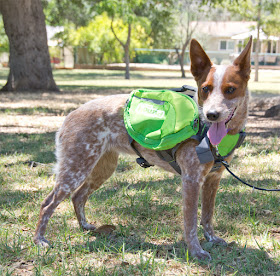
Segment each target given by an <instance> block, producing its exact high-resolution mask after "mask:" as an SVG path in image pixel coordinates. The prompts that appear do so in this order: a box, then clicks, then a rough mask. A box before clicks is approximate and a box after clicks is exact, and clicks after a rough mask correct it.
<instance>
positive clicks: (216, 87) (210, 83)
mask: <svg viewBox="0 0 280 276" xmlns="http://www.w3.org/2000/svg"><path fill="white" fill-rule="evenodd" d="M251 46H252V37H251V38H250V40H249V42H248V44H247V45H246V47H245V48H244V50H243V51H242V52H241V54H240V55H239V56H238V57H237V58H236V59H235V60H234V62H233V64H231V65H215V64H213V63H212V62H211V60H210V59H209V57H208V56H207V54H206V53H205V52H204V50H203V49H202V47H201V46H200V44H199V43H198V42H197V41H196V40H195V39H193V40H192V41H191V45H190V58H191V72H192V74H193V76H194V78H195V80H196V82H197V85H198V93H197V102H198V105H199V106H200V107H201V111H202V112H201V113H202V116H203V117H204V118H205V120H206V121H207V122H209V124H210V129H209V131H208V137H209V139H210V141H211V144H213V145H217V144H219V143H220V141H221V140H222V138H223V137H224V136H225V135H226V134H227V133H228V132H229V131H230V130H231V129H233V128H236V127H237V126H236V124H237V120H238V117H239V116H242V113H243V116H245V117H247V110H242V109H246V107H245V108H244V99H245V98H248V95H247V94H248V91H247V83H248V80H249V78H250V72H251V61H250V53H251ZM238 114H239V116H238ZM243 119H244V118H243Z"/></svg>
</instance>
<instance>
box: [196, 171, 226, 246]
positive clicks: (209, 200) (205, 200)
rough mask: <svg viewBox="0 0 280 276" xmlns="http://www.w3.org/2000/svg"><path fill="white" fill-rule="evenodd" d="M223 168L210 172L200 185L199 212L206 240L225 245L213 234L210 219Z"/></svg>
mask: <svg viewBox="0 0 280 276" xmlns="http://www.w3.org/2000/svg"><path fill="white" fill-rule="evenodd" d="M223 170H224V169H223V168H221V169H220V170H219V171H217V172H213V173H210V174H209V175H208V176H207V178H206V180H205V182H204V185H203V186H202V193H201V203H202V214H201V224H202V225H203V227H204V236H205V238H206V239H207V241H210V242H213V243H219V244H222V245H226V244H227V243H226V242H225V241H224V240H223V239H222V238H219V237H217V236H216V235H215V233H214V229H213V225H212V219H213V214H214V207H215V198H216V193H217V190H218V187H219V183H220V180H221V176H222V173H223Z"/></svg>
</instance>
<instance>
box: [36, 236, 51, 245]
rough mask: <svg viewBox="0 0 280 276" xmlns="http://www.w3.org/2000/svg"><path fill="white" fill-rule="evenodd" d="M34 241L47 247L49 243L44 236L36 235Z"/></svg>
mask: <svg viewBox="0 0 280 276" xmlns="http://www.w3.org/2000/svg"><path fill="white" fill-rule="evenodd" d="M34 243H35V244H36V245H38V246H40V247H49V246H50V243H49V241H48V240H47V239H45V238H44V237H40V238H38V237H36V238H34Z"/></svg>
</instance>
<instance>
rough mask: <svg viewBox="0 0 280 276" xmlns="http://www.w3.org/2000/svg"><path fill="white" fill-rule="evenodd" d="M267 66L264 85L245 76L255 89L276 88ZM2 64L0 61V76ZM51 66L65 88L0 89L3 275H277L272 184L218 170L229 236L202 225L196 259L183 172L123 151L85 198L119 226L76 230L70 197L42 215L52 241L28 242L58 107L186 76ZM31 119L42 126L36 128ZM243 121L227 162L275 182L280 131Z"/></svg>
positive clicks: (219, 209)
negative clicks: (243, 131) (216, 240)
mask: <svg viewBox="0 0 280 276" xmlns="http://www.w3.org/2000/svg"><path fill="white" fill-rule="evenodd" d="M274 73H275V72H273V74H272V73H269V74H268V73H266V72H264V73H263V74H262V75H261V80H264V79H266V76H267V77H268V80H271V83H270V82H268V81H263V82H262V83H263V87H262V88H261V87H259V86H258V85H257V84H254V83H253V82H252V83H250V85H252V86H254V85H255V89H256V95H257V91H259V92H258V93H260V94H258V96H263V93H262V91H266V92H267V93H269V95H271V94H274V95H275V94H277V93H278V94H279V85H278V84H277V83H276V82H277V80H279V79H280V78H279V75H278V79H277V78H276V79H275V82H273V78H274ZM6 74H7V71H5V70H4V71H3V70H0V82H1V83H3V82H4V80H5V76H6ZM275 74H276V73H275ZM278 74H279V73H278ZM54 75H55V78H56V81H57V83H58V84H59V85H60V87H61V89H62V93H55V94H53V93H50V94H49V93H38V94H36V95H34V94H32V93H17V94H16V95H13V94H11V93H8V94H2V95H1V97H2V101H1V103H0V118H1V122H0V123H1V125H0V127H2V128H1V130H2V133H1V134H0V225H1V227H0V275H280V227H279V226H280V215H279V199H280V196H279V194H277V193H266V192H257V191H252V189H250V188H247V187H245V186H243V185H242V184H240V183H238V182H237V181H236V180H234V179H232V177H231V176H229V174H227V173H226V172H225V173H224V177H223V180H222V182H221V186H220V189H219V193H218V195H217V199H216V209H215V220H214V225H215V229H216V232H217V234H218V235H219V236H221V237H222V238H224V239H225V240H226V241H227V242H228V243H229V245H228V247H220V246H214V245H213V244H212V243H208V242H206V241H205V240H204V238H203V232H202V228H201V227H199V229H198V235H199V239H200V241H201V243H202V246H203V248H204V249H205V250H207V251H209V252H210V253H211V256H212V261H211V263H209V264H208V263H203V262H198V261H196V260H194V259H192V258H191V257H190V256H189V255H188V251H187V247H186V245H185V243H184V241H183V216H182V198H181V181H180V178H179V177H176V176H173V175H172V174H170V173H168V172H164V171H162V170H160V169H157V168H154V167H152V168H149V169H142V168H140V167H139V166H138V165H137V164H136V163H135V159H134V157H127V156H121V157H120V160H119V165H118V168H117V170H116V172H115V173H114V174H113V176H112V177H111V178H110V179H109V180H108V181H107V182H106V183H105V184H104V185H103V186H102V187H100V189H98V190H97V191H96V192H95V193H94V194H93V195H92V196H91V197H90V199H89V202H88V203H87V205H86V214H87V217H88V220H89V221H90V222H92V223H94V224H95V225H96V226H98V227H99V226H102V225H106V224H109V225H114V226H116V230H115V231H114V232H113V233H111V234H110V235H105V234H97V233H91V232H87V231H81V229H80V228H79V226H78V223H77V220H76V217H75V214H74V210H73V206H72V203H71V200H70V199H67V200H65V201H64V202H63V203H62V204H60V205H59V207H58V208H57V210H56V212H55V213H54V215H53V217H52V218H51V220H50V222H49V224H48V229H47V233H46V238H47V239H49V240H50V241H52V247H50V248H46V249H42V248H39V247H37V246H36V245H34V244H33V242H32V237H33V234H34V230H35V227H36V222H37V220H38V215H39V208H40V204H41V202H42V200H43V199H44V198H45V197H46V196H47V194H48V193H49V192H50V191H51V189H52V187H53V185H54V176H53V175H52V167H53V165H54V162H55V156H54V153H53V152H54V148H55V146H54V140H55V132H54V126H53V122H54V121H53V120H57V121H58V122H60V123H61V122H62V121H63V117H62V115H64V114H67V113H68V112H69V111H70V110H72V109H73V108H76V107H77V106H79V105H80V104H81V103H82V102H84V101H86V100H89V99H91V98H95V97H97V96H100V95H107V94H110V93H120V92H128V91H129V90H131V88H133V87H137V86H138V84H139V83H141V84H142V85H141V87H144V86H145V87H158V88H159V87H163V86H164V87H168V86H172V87H173V86H174V87H177V86H180V85H182V84H184V83H186V81H187V83H188V82H189V81H190V82H192V81H191V80H190V79H187V80H184V81H182V80H181V79H180V78H179V77H178V76H179V73H177V72H175V73H174V72H173V73H172V72H171V73H170V72H153V73H149V72H137V73H135V74H133V80H130V81H125V80H123V79H122V77H123V73H122V72H118V71H112V72H111V71H95V70H89V71H87V70H82V71H77V70H73V71H67V70H62V71H55V72H54ZM165 76H166V77H168V76H169V79H167V80H166V83H164V82H163V81H162V80H163V79H164V77H165ZM83 80H84V82H83ZM181 81H182V82H181ZM279 81H280V80H279ZM83 83H84V84H83ZM275 83H276V84H275ZM192 84H193V83H192ZM272 84H273V85H272ZM277 85H278V88H277ZM258 88H259V90H257V89H258ZM66 89H70V90H69V91H68V90H66ZM277 89H278V90H277ZM277 91H278V92H277ZM51 119H53V120H52V121H51ZM38 121H39V122H40V124H41V128H40V129H38V130H37V129H35V130H36V131H35V132H34V131H33V129H32V126H33V125H35V124H37V122H38ZM268 122H269V121H268ZM247 131H248V137H247V138H246V142H245V143H244V144H243V145H242V147H241V148H240V149H238V150H237V152H236V157H235V158H234V160H233V162H232V166H231V167H232V170H233V171H234V172H236V173H237V174H238V175H239V176H241V177H242V178H243V179H245V180H247V181H249V182H251V183H254V184H256V185H258V186H262V187H271V188H272V187H274V188H275V187H278V188H279V182H280V174H279V167H280V138H279V136H277V135H276V134H275V133H276V132H273V131H271V130H269V131H268V132H267V133H264V134H263V135H262V136H261V137H258V136H257V135H255V133H254V131H253V130H252V129H250V128H248V129H247ZM32 161H35V162H36V163H35V164H36V166H32ZM200 212H201V209H200V208H199V215H200Z"/></svg>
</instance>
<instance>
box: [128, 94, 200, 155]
mask: <svg viewBox="0 0 280 276" xmlns="http://www.w3.org/2000/svg"><path fill="white" fill-rule="evenodd" d="M198 120H199V118H198V108H197V105H196V103H195V102H194V100H193V99H192V98H190V97H189V96H187V95H184V94H181V93H178V92H174V91H171V90H149V89H138V90H134V91H133V92H131V94H130V98H129V100H128V102H127V105H126V108H125V110H124V123H125V126H126V129H127V132H128V134H129V135H130V136H131V137H132V138H133V139H134V140H135V141H136V142H138V143H139V144H140V145H142V146H143V147H145V148H149V149H154V150H165V149H170V148H172V147H174V146H175V145H177V144H178V143H180V142H182V141H184V140H186V139H188V138H190V137H191V136H192V135H195V134H196V133H197V131H198V127H199V124H198Z"/></svg>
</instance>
